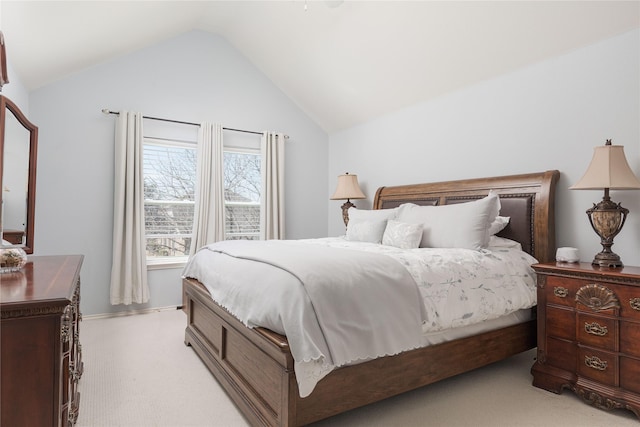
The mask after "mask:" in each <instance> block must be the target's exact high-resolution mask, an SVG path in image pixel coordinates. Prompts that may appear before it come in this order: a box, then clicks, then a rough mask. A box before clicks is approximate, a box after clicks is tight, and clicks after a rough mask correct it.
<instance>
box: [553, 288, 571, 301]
mask: <svg viewBox="0 0 640 427" xmlns="http://www.w3.org/2000/svg"><path fill="white" fill-rule="evenodd" d="M553 294H554V295H555V296H557V297H558V298H566V297H567V295H569V289H567V288H563V287H562V286H556V287H555V288H553Z"/></svg>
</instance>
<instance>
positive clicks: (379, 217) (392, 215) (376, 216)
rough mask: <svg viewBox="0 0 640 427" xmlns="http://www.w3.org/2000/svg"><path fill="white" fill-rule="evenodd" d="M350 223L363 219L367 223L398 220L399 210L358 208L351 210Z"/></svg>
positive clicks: (349, 211)
mask: <svg viewBox="0 0 640 427" xmlns="http://www.w3.org/2000/svg"><path fill="white" fill-rule="evenodd" d="M348 213H349V222H351V220H352V219H356V220H358V219H362V220H366V221H383V220H384V221H386V220H388V219H396V216H397V214H398V208H393V209H374V210H367V209H357V208H353V207H352V208H349V210H348Z"/></svg>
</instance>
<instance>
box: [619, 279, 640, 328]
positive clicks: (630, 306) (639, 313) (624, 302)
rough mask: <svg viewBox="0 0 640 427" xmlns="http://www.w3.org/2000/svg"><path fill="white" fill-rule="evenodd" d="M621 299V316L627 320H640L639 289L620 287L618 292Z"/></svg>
mask: <svg viewBox="0 0 640 427" xmlns="http://www.w3.org/2000/svg"><path fill="white" fill-rule="evenodd" d="M616 294H617V296H618V298H619V299H620V316H621V317H625V318H627V319H635V320H640V289H639V288H638V287H631V286H620V287H619V288H618V289H617V290H616Z"/></svg>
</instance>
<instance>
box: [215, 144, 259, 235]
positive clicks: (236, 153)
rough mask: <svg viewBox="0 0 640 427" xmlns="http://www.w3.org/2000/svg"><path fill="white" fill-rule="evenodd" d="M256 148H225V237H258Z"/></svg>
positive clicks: (257, 155) (257, 165) (257, 162)
mask: <svg viewBox="0 0 640 427" xmlns="http://www.w3.org/2000/svg"><path fill="white" fill-rule="evenodd" d="M260 162H261V161H260V150H253V149H231V148H229V149H225V152H224V205H225V238H226V239H227V240H240V239H244V240H258V239H259V238H260V189H261V184H262V178H261V175H260Z"/></svg>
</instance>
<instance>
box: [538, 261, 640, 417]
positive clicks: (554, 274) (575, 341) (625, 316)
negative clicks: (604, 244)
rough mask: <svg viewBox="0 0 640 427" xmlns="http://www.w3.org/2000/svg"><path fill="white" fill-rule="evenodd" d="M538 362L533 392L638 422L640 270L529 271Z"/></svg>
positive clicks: (557, 267) (561, 266) (578, 267)
mask: <svg viewBox="0 0 640 427" xmlns="http://www.w3.org/2000/svg"><path fill="white" fill-rule="evenodd" d="M533 268H534V270H535V271H536V274H537V280H538V319H537V322H538V354H537V360H536V362H535V364H534V365H533V367H532V368H531V373H532V375H533V385H534V386H536V387H540V388H543V389H546V390H549V391H552V392H554V393H561V392H562V389H563V388H567V389H570V390H573V391H574V392H575V393H576V394H578V395H579V396H580V397H581V398H582V399H583V400H584V401H585V402H587V403H589V404H591V405H594V406H596V407H598V408H601V409H617V408H623V409H629V410H631V411H633V412H634V413H635V414H636V416H638V418H640V268H638V267H623V268H601V267H598V266H593V265H591V264H588V263H576V264H571V263H549V264H536V265H534V266H533Z"/></svg>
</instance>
